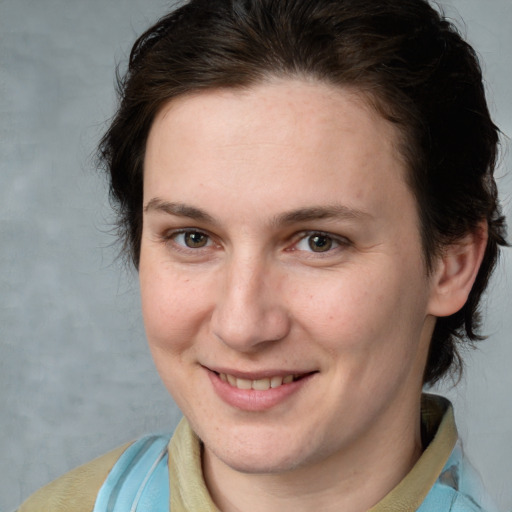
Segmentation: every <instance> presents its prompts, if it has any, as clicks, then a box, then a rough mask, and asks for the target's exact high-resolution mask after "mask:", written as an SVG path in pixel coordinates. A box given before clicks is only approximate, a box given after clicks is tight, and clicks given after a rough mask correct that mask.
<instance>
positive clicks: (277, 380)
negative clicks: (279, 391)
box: [219, 373, 295, 391]
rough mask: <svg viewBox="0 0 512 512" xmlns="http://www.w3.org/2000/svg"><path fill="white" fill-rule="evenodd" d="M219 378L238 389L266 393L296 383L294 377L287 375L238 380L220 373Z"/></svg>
mask: <svg viewBox="0 0 512 512" xmlns="http://www.w3.org/2000/svg"><path fill="white" fill-rule="evenodd" d="M219 377H220V379H221V380H222V381H224V382H227V383H229V385H230V386H233V387H235V388H238V389H256V390H258V391H266V390H267V389H270V388H278V387H279V386H282V385H283V384H290V383H291V382H293V381H294V379H295V376H294V375H287V376H286V377H280V376H276V377H272V378H264V379H256V380H249V379H237V378H236V377H233V375H229V374H226V373H220V374H219Z"/></svg>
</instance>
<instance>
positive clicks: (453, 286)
mask: <svg viewBox="0 0 512 512" xmlns="http://www.w3.org/2000/svg"><path fill="white" fill-rule="evenodd" d="M487 238H488V234H487V222H481V223H480V224H479V225H478V227H477V228H476V229H475V230H474V231H472V232H471V233H468V234H467V235H466V236H464V237H463V238H462V239H460V240H458V241H457V242H454V243H453V244H451V245H448V246H446V247H445V248H444V249H443V253H442V255H441V256H440V257H439V258H438V262H437V268H436V271H435V272H434V274H433V276H432V279H433V281H432V294H431V298H430V303H429V306H430V307H429V313H430V314H431V315H434V316H438V317H442V316H449V315H452V314H454V313H456V312H457V311H459V309H461V308H462V306H464V304H465V303H466V300H467V298H468V295H469V293H470V291H471V288H472V287H473V283H474V282H475V279H476V276H477V274H478V270H479V269H480V265H481V263H482V259H483V257H484V253H485V248H486V246H487Z"/></svg>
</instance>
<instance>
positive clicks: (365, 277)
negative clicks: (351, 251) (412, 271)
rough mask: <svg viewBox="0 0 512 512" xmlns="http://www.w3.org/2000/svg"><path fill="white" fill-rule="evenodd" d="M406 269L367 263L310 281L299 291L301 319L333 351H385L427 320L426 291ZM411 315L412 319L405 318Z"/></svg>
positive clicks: (407, 338) (312, 336)
mask: <svg viewBox="0 0 512 512" xmlns="http://www.w3.org/2000/svg"><path fill="white" fill-rule="evenodd" d="M414 279H415V278H414V277H411V279H409V280H404V278H403V277H401V274H400V273H396V272H395V273H394V274H393V273H392V272H390V271H389V269H388V271H385V270H383V269H381V268H378V269H374V270H372V268H371V267H367V268H365V269H364V271H360V272H354V271H351V272H346V273H340V274H339V275H334V276H329V278H328V279H325V280H324V281H323V282H322V283H321V282H316V283H315V284H314V285H313V284H312V283H307V282H304V283H303V284H302V286H301V287H300V288H301V289H302V293H301V292H300V291H298V293H297V294H296V296H297V297H299V298H298V299H296V301H295V302H294V303H295V306H294V309H295V315H294V316H295V318H296V321H297V322H298V323H299V324H301V326H302V328H303V329H304V330H306V331H307V332H308V334H309V337H310V339H316V340H318V341H319V342H320V340H323V341H322V344H323V345H324V348H325V349H327V350H328V351H329V352H332V353H335V352H337V353H339V352H344V353H349V352H351V353H353V354H355V355H358V354H359V355H361V354H363V355H365V357H366V356H368V355H369V354H379V352H380V349H382V350H384V349H388V348H389V345H390V344H394V345H395V346H397V347H398V346H399V345H400V344H408V343H410V340H411V339H414V338H417V334H418V332H419V331H420V330H421V326H422V325H423V320H424V305H423V304H422V302H421V301H422V298H421V296H422V294H421V293H419V294H418V293H416V292H415V293H411V292H410V291H409V290H413V289H416V291H417V288H416V287H415V285H414V284H413V283H411V281H414ZM404 319H407V322H404V321H403V320H404Z"/></svg>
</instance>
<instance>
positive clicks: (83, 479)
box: [18, 442, 137, 512]
mask: <svg viewBox="0 0 512 512" xmlns="http://www.w3.org/2000/svg"><path fill="white" fill-rule="evenodd" d="M136 444H137V442H135V443H134V442H131V443H127V444H125V445H123V446H120V447H119V448H116V449H115V450H112V451H111V452H109V453H107V454H105V455H103V456H101V457H98V458H97V459H94V460H93V461H91V462H89V463H87V464H84V465H83V466H80V467H78V468H76V469H74V470H72V471H70V472H69V473H66V474H65V475H63V476H61V477H60V478H58V479H57V480H54V481H53V482H51V483H49V484H48V485H46V486H45V487H43V488H41V489H39V491H37V492H36V493H34V494H33V495H32V496H30V497H29V498H28V499H27V500H26V501H25V502H24V503H23V504H22V505H21V506H20V507H19V509H18V512H36V511H37V512H50V511H51V512H70V511H73V512H91V511H92V510H93V508H94V504H95V501H96V497H97V495H98V492H99V490H100V489H101V487H102V485H103V483H104V482H105V480H106V478H107V476H108V475H109V473H110V471H111V470H112V468H113V467H114V466H115V465H116V463H117V462H118V460H119V459H120V457H121V456H122V455H123V454H124V453H125V452H126V451H127V450H128V448H130V447H133V446H134V445H136Z"/></svg>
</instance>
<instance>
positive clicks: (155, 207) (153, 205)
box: [144, 197, 215, 224]
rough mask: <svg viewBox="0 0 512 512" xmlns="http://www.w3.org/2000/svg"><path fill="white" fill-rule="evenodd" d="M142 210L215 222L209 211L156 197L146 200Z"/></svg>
mask: <svg viewBox="0 0 512 512" xmlns="http://www.w3.org/2000/svg"><path fill="white" fill-rule="evenodd" d="M144 211H145V212H146V213H147V212H150V211H157V212H163V213H167V214H168V215H174V216H176V217H187V218H189V219H194V220H198V221H202V222H208V223H210V224H215V219H214V218H213V217H212V216H211V215H210V214H209V213H206V212H205V211H204V210H201V208H196V207H195V206H190V205H187V204H183V203H172V202H169V201H163V200H162V199H160V198H158V197H154V198H153V199H151V200H150V201H148V203H147V204H146V206H145V207H144Z"/></svg>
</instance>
